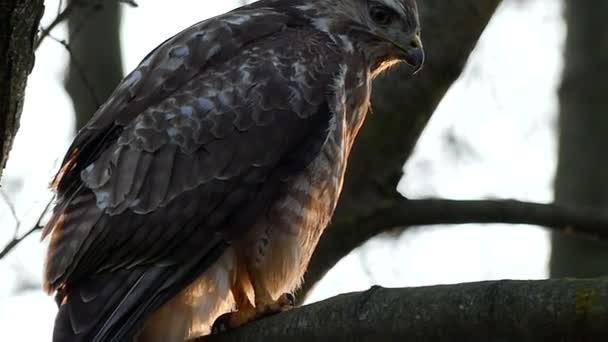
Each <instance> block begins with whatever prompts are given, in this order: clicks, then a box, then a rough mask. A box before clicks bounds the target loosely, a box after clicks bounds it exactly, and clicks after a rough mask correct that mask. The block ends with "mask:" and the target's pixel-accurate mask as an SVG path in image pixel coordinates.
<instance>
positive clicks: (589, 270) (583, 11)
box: [550, 0, 608, 277]
mask: <svg viewBox="0 0 608 342" xmlns="http://www.w3.org/2000/svg"><path fill="white" fill-rule="evenodd" d="M565 4H566V7H565V19H566V23H567V27H568V31H567V32H568V33H567V37H566V44H565V66H564V72H563V79H562V84H561V89H560V92H559V101H560V106H561V108H560V117H559V151H558V158H559V161H558V166H557V175H556V180H555V201H556V202H557V203H564V204H576V205H584V206H588V207H595V208H598V209H603V210H606V208H607V207H608V177H606V175H607V174H608V159H607V158H606V146H608V134H606V133H607V132H608V97H607V96H606V84H607V83H608V20H606V16H605V14H606V13H608V1H579V0H566V1H565ZM552 247H553V248H552V255H551V264H550V270H551V276H552V277H564V276H569V277H594V276H600V275H605V274H607V273H608V245H607V244H606V243H601V242H595V241H584V240H579V239H571V238H568V237H563V236H560V235H555V236H553V246H552Z"/></svg>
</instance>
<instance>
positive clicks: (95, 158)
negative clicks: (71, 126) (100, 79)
mask: <svg viewBox="0 0 608 342" xmlns="http://www.w3.org/2000/svg"><path fill="white" fill-rule="evenodd" d="M373 6H380V7H382V8H381V10H384V11H388V12H387V13H389V14H390V15H393V16H395V18H392V19H394V21H391V22H390V23H389V24H387V25H384V27H383V25H380V23H379V20H383V18H381V17H379V16H380V15H381V14H377V13H372V12H373V9H372V7H373ZM375 16H378V18H374V17H375ZM374 22H377V23H376V24H377V25H376V26H377V27H375V26H374V25H375V24H374ZM374 30H375V31H374ZM418 30H419V29H418V19H417V14H416V8H415V4H414V2H413V0H376V1H372V0H317V1H309V0H283V1H279V0H262V1H259V2H256V3H254V4H252V5H249V6H245V7H241V8H239V9H236V10H234V11H232V12H229V13H227V14H224V15H221V16H218V17H215V18H212V19H209V20H205V21H203V22H201V23H198V24H196V25H194V26H192V27H190V28H188V29H186V30H184V31H182V32H181V33H179V34H177V35H176V36H174V37H172V38H170V39H169V40H167V41H166V42H164V43H163V44H162V45H161V46H159V47H158V48H157V49H155V50H154V51H153V52H152V53H150V54H149V55H148V56H147V57H146V58H145V59H144V60H143V61H142V63H141V64H140V65H139V66H138V67H137V68H136V69H135V70H134V71H133V72H132V73H131V74H129V75H128V76H127V77H126V78H125V79H124V80H123V81H122V82H121V83H120V85H119V86H118V88H117V89H116V90H115V91H114V93H113V94H112V95H111V96H110V98H109V99H108V101H107V102H106V103H105V104H104V105H103V106H102V107H101V108H100V109H99V110H98V111H97V113H95V115H94V117H93V118H92V119H91V121H90V122H89V123H88V124H87V125H86V126H85V127H84V128H83V129H82V130H81V131H80V132H79V133H78V135H77V137H76V138H75V140H74V142H73V144H72V146H71V147H70V149H69V151H68V153H67V155H66V157H65V159H64V162H63V165H62V167H61V169H60V171H59V173H58V174H57V176H56V178H55V181H54V187H55V189H56V191H57V195H58V200H57V204H56V207H55V210H54V215H53V217H52V219H51V220H50V222H49V223H48V225H47V226H46V227H45V232H44V234H45V235H50V245H49V251H48V258H47V264H46V270H45V279H46V281H45V288H46V290H47V291H49V292H53V291H57V300H58V303H59V304H60V308H59V313H58V315H57V320H56V325H55V333H54V341H129V340H132V339H134V338H135V339H138V340H140V341H169V342H171V341H183V340H184V339H185V338H190V337H195V336H198V335H200V334H204V333H206V332H208V329H209V325H210V324H211V323H213V320H214V319H215V318H216V317H217V316H218V315H219V314H221V313H224V312H227V311H230V310H231V309H233V307H234V306H235V304H236V309H238V310H239V311H241V312H246V310H257V311H260V310H261V309H260V307H261V306H262V305H270V304H271V303H272V302H273V301H276V300H277V298H278V297H280V296H281V294H283V293H288V292H291V291H293V290H294V289H296V288H297V286H298V285H299V283H300V280H301V277H302V275H303V273H304V270H305V269H306V266H307V264H308V261H309V259H310V256H311V254H312V252H313V250H314V247H315V246H316V244H317V242H318V240H319V237H320V235H321V233H322V231H323V229H324V228H325V226H326V225H327V223H328V222H329V219H330V217H331V215H332V213H333V210H334V208H335V206H336V202H337V199H338V196H339V193H340V190H341V186H342V179H343V176H344V171H345V168H346V161H347V157H348V154H349V151H350V148H351V146H352V143H353V141H354V138H355V136H356V134H357V132H358V130H359V128H360V127H361V125H362V123H363V120H364V118H365V115H366V113H367V111H368V105H369V98H370V93H371V80H372V78H373V76H374V75H376V74H378V73H379V72H380V71H381V70H383V69H384V68H386V67H387V66H388V65H390V64H392V63H394V62H395V61H398V60H403V59H405V60H406V61H408V62H409V63H410V64H413V65H415V67H416V68H419V67H420V65H421V63H422V59H423V55H422V50H421V46H420V43H419V38H418V32H419V31H418ZM380 33H385V34H384V35H382V34H380ZM399 35H403V36H402V37H401V36H399ZM397 38H399V39H400V40H399V41H396V40H395V39H397ZM252 304H255V305H252ZM254 306H255V307H254ZM252 312H253V311H252ZM243 317H245V316H243ZM247 317H248V316H247ZM241 321H243V319H242V318H241Z"/></svg>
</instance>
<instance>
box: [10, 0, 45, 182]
mask: <svg viewBox="0 0 608 342" xmlns="http://www.w3.org/2000/svg"><path fill="white" fill-rule="evenodd" d="M43 12H44V2H43V0H0V177H2V171H3V170H4V167H5V166H6V161H7V159H8V154H9V151H10V150H11V146H12V144H13V140H14V139H15V134H17V129H19V119H20V117H21V110H22V109H23V97H24V94H25V85H26V83H27V76H28V75H29V74H30V72H31V71H32V68H33V67H34V41H35V38H36V33H37V32H38V26H39V24H40V18H41V17H42V13H43Z"/></svg>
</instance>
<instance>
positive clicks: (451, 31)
mask: <svg viewBox="0 0 608 342" xmlns="http://www.w3.org/2000/svg"><path fill="white" fill-rule="evenodd" d="M418 3H419V6H420V14H421V21H422V37H423V41H424V44H425V50H426V53H427V60H426V63H425V67H424V69H423V70H422V71H421V72H420V73H419V74H418V75H416V76H415V77H409V71H408V70H407V69H406V68H404V69H401V70H397V71H392V72H389V73H388V76H386V77H383V78H380V79H379V80H378V81H377V82H376V84H375V89H374V97H373V101H372V108H373V112H372V113H371V114H370V115H369V117H368V119H367V122H366V123H365V125H364V128H363V129H362V132H361V133H360V135H359V137H358V138H357V141H356V143H355V146H354V148H353V151H352V153H351V156H350V159H349V165H348V169H347V174H346V180H345V183H344V188H343V191H342V196H341V199H340V203H339V204H338V208H337V210H336V214H335V215H334V218H333V224H332V225H331V226H330V227H328V228H327V231H326V232H325V233H324V235H323V236H322V238H321V242H320V243H319V246H318V247H317V249H316V251H315V253H314V255H313V258H312V260H311V263H310V266H309V268H308V271H307V273H306V275H305V277H304V286H303V288H302V289H301V291H300V292H299V293H298V296H297V297H298V300H299V301H302V300H303V299H304V298H305V296H306V293H307V292H308V291H309V290H310V288H311V287H312V286H313V285H314V284H315V283H316V282H317V281H319V280H320V279H321V278H322V277H323V276H324V275H325V273H326V272H327V271H328V270H329V269H331V268H332V267H333V266H334V265H335V264H336V263H337V262H338V261H339V260H340V259H341V258H342V257H344V256H345V255H347V254H348V253H350V252H351V251H352V250H353V249H355V248H356V247H358V246H359V245H360V244H361V243H362V242H364V241H365V240H366V239H367V238H369V237H371V236H369V235H368V234H369V231H366V230H365V229H360V227H359V222H360V220H364V219H365V218H366V217H368V216H369V215H370V213H373V212H375V211H377V210H378V209H380V208H384V207H388V206H391V205H397V204H398V203H399V202H400V201H403V197H402V196H400V195H399V194H398V193H397V190H396V187H397V183H398V182H399V179H400V178H401V176H402V168H403V164H404V163H405V161H406V160H407V159H408V158H409V156H410V155H411V153H412V150H413V148H414V145H415V143H416V141H417V140H418V137H419V136H420V134H421V133H422V130H423V129H424V127H425V126H426V124H427V122H428V120H429V119H430V117H431V114H432V113H433V111H434V110H435V108H436V107H437V105H438V104H439V101H441V99H442V98H443V96H444V94H445V93H446V91H447V90H448V88H449V87H450V85H451V84H452V83H453V82H454V81H455V80H456V79H457V78H458V76H459V75H460V73H461V71H462V69H463V67H464V65H465V63H466V61H467V58H468V56H469V54H470V53H471V51H472V50H473V48H474V47H475V44H476V43H477V40H478V39H479V37H480V35H481V33H482V32H483V30H484V28H485V26H486V24H487V23H488V21H489V20H490V18H491V17H492V15H493V14H494V11H495V9H496V7H497V6H498V4H499V3H500V0H461V1H446V0H425V1H419V2H418ZM372 236H373V235H372Z"/></svg>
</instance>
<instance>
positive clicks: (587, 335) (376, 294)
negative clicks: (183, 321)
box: [199, 279, 608, 342]
mask: <svg viewBox="0 0 608 342" xmlns="http://www.w3.org/2000/svg"><path fill="white" fill-rule="evenodd" d="M607 320H608V280H607V279H598V280H574V279H564V280H541V281H514V280H502V281H487V282H478V283H464V284H456V285H443V286H430V287H417V288H416V287H413V288H401V289H386V288H381V287H372V288H371V289H369V290H367V291H365V292H356V293H349V294H343V295H339V296H337V297H333V298H330V299H328V300H325V301H322V302H318V303H314V304H311V305H307V306H303V307H300V308H297V309H294V310H291V311H289V312H286V313H282V314H279V315H276V316H272V317H269V318H265V319H262V320H260V321H257V322H253V323H251V324H248V325H245V326H244V327H242V328H240V329H237V330H234V331H232V332H229V333H226V334H222V335H216V336H210V337H206V338H201V339H199V340H200V341H201V342H202V341H204V342H221V341H239V342H247V341H290V342H300V341H606V340H607V339H608V324H606V321H607Z"/></svg>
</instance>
